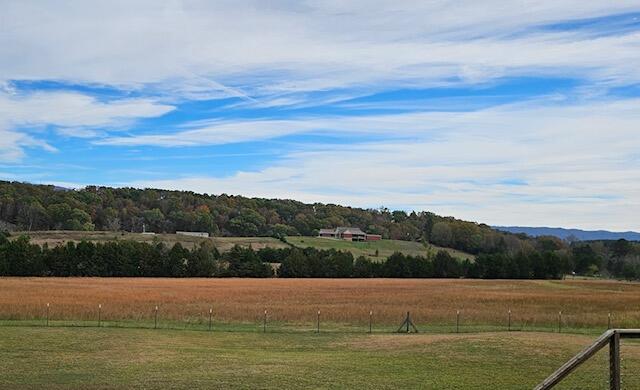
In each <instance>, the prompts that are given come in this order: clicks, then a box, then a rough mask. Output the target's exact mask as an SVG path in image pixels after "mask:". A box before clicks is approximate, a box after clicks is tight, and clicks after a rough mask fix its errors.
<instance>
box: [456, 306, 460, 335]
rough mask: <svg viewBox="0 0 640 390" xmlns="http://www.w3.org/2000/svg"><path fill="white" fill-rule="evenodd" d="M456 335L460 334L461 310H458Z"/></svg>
mask: <svg viewBox="0 0 640 390" xmlns="http://www.w3.org/2000/svg"><path fill="white" fill-rule="evenodd" d="M456 333H460V310H456Z"/></svg>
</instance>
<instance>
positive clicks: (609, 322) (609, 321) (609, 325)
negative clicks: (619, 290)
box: [607, 312, 611, 329]
mask: <svg viewBox="0 0 640 390" xmlns="http://www.w3.org/2000/svg"><path fill="white" fill-rule="evenodd" d="M607 329H611V312H609V315H608V316H607Z"/></svg>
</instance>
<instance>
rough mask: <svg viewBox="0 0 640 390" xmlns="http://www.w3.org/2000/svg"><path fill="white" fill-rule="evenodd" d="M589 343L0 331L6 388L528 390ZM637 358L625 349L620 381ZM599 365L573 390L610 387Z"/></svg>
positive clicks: (524, 337)
mask: <svg viewBox="0 0 640 390" xmlns="http://www.w3.org/2000/svg"><path fill="white" fill-rule="evenodd" d="M593 338H594V337H593V336H585V335H569V334H560V335H559V334H550V333H526V332H511V333H507V332H500V333H477V334H460V335H457V334H418V335H396V334H374V335H353V334H339V333H327V334H322V333H321V334H319V335H318V334H313V333H304V334H295V333H292V334H290V333H282V334H276V333H267V334H260V333H249V332H212V333H209V332H202V331H177V330H149V329H114V328H100V329H99V328H73V327H69V328H38V327H0V388H2V389H40V388H47V389H63V388H64V389H86V388H95V389H130V388H134V389H168V388H171V389H200V388H202V389H205V388H206V389H212V388H213V389H216V388H225V389H227V388H238V389H256V388H262V389H300V388H319V389H344V388H352V389H353V388H374V389H395V388H404V389H425V388H426V389H530V388H532V387H533V386H534V385H535V384H536V383H537V382H538V381H540V380H541V379H543V378H544V377H545V376H546V375H548V374H549V373H551V372H552V371H553V370H554V369H556V368H557V367H558V366H559V365H560V364H562V363H563V362H564V361H565V360H567V359H568V358H569V357H571V356H572V355H573V354H575V353H576V352H578V351H579V350H580V349H581V348H582V347H584V346H585V345H587V344H589V343H590V342H591V341H592V340H593ZM605 352H606V351H605ZM639 352H640V351H639V350H638V344H630V345H625V346H624V349H623V354H624V356H625V357H626V360H625V366H623V369H626V371H625V370H623V375H624V374H625V373H627V374H629V373H630V372H632V371H630V370H632V369H635V372H637V371H638V370H637V369H638V368H639V367H640V365H639V364H640V359H639V356H640V353H639ZM601 355H602V354H601ZM596 358H597V360H596V361H594V363H591V366H590V367H587V369H585V370H583V372H582V373H581V372H577V373H576V376H575V378H574V379H573V382H572V385H573V386H576V387H570V388H582V389H590V388H604V387H606V375H607V371H606V356H605V355H602V356H597V357H596ZM627 380H629V376H628V377H627ZM628 383H631V382H628ZM603 384H605V386H604V387H603V386H602V385H603ZM628 388H632V387H628Z"/></svg>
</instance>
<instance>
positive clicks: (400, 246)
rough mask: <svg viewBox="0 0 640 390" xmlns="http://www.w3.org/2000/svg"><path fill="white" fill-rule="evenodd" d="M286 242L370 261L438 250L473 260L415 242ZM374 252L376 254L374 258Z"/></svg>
mask: <svg viewBox="0 0 640 390" xmlns="http://www.w3.org/2000/svg"><path fill="white" fill-rule="evenodd" d="M287 242H289V243H290V244H292V245H295V246H297V247H300V248H304V247H309V246H310V247H314V248H318V249H338V250H343V251H349V252H351V253H353V256H354V257H358V256H365V257H368V258H370V259H372V260H380V261H382V260H384V259H386V258H387V257H389V256H391V255H392V254H393V253H394V252H401V253H404V254H405V255H412V256H418V255H420V256H427V255H428V254H429V253H433V254H435V253H437V252H438V251H439V250H444V251H447V252H449V254H451V255H452V256H453V257H456V258H458V259H461V260H464V259H473V258H474V256H473V255H471V254H469V253H465V252H461V251H457V250H455V249H451V248H443V247H439V246H436V245H431V244H429V245H424V244H422V243H420V242H415V241H400V240H380V241H364V242H356V241H344V240H337V239H332V238H320V237H295V236H292V237H287ZM376 250H377V251H378V254H377V256H376Z"/></svg>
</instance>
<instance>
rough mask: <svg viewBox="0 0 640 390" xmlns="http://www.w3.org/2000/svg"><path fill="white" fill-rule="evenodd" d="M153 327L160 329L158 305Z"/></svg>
mask: <svg viewBox="0 0 640 390" xmlns="http://www.w3.org/2000/svg"><path fill="white" fill-rule="evenodd" d="M153 329H158V306H157V305H156V313H155V316H154V317H153Z"/></svg>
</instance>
